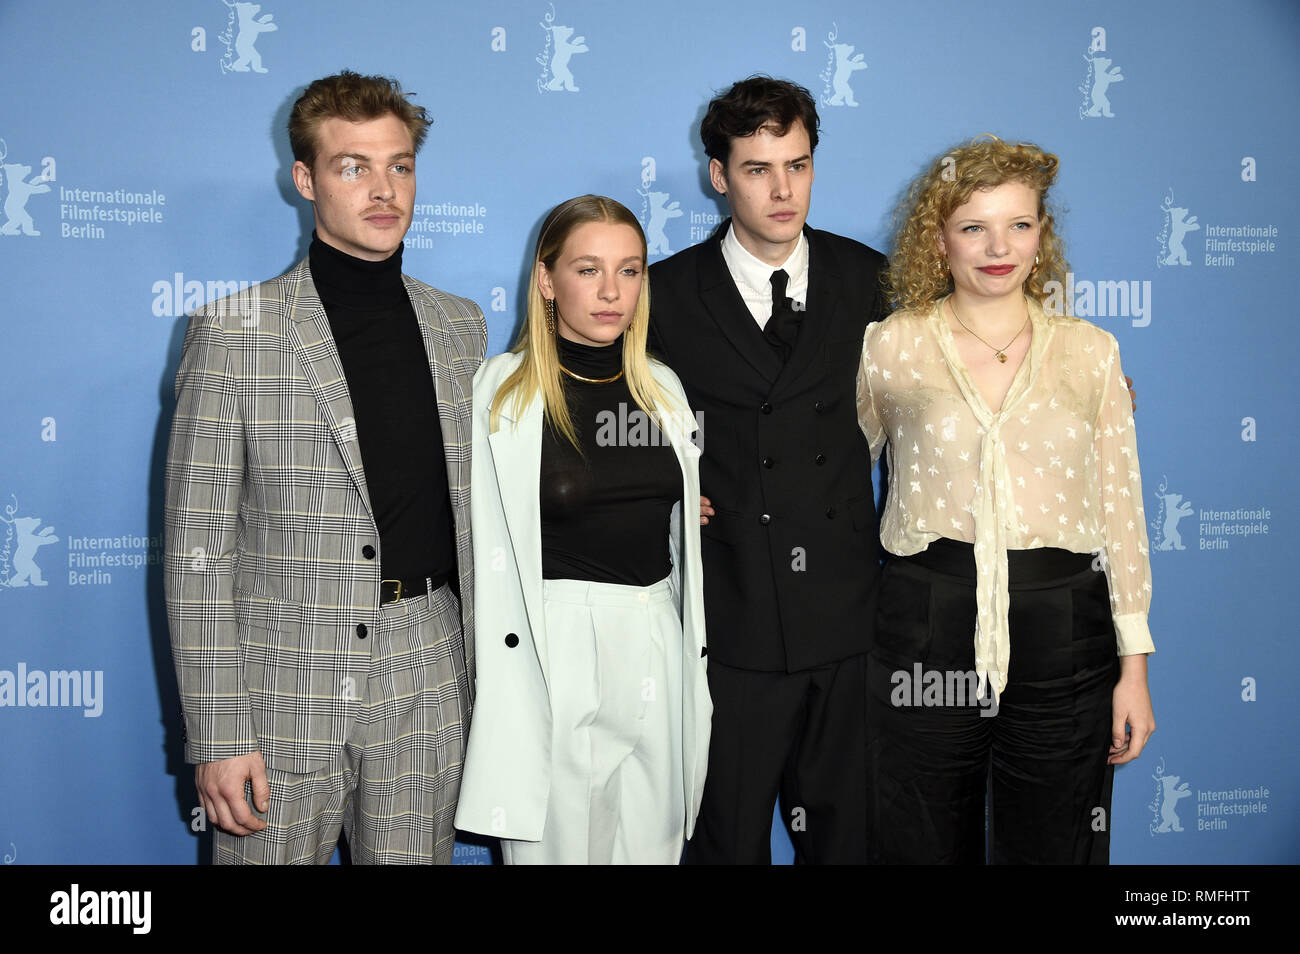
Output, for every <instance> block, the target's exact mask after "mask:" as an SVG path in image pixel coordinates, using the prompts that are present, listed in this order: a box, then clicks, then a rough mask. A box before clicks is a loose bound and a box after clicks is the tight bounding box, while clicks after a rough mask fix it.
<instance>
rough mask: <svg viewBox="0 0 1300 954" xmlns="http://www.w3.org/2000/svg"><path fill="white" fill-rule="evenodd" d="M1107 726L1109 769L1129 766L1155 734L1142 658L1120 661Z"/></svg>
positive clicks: (1142, 654) (1141, 655) (1145, 659)
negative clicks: (1127, 764)
mask: <svg viewBox="0 0 1300 954" xmlns="http://www.w3.org/2000/svg"><path fill="white" fill-rule="evenodd" d="M1110 722H1111V725H1110V743H1111V744H1110V755H1109V757H1108V758H1107V759H1106V761H1107V762H1109V763H1110V764H1111V765H1123V764H1124V763H1125V762H1132V761H1133V760H1134V759H1135V758H1137V757H1138V756H1139V755H1141V754H1142V749H1143V748H1144V747H1145V746H1146V744H1147V739H1149V738H1150V737H1151V733H1152V732H1154V731H1155V730H1156V717H1155V714H1154V713H1153V712H1152V711H1151V693H1150V691H1148V689H1147V657H1146V654H1144V653H1137V654H1135V655H1132V656H1121V657H1120V674H1119V682H1117V683H1116V684H1115V692H1114V694H1113V695H1112V696H1111V707H1110ZM1126 726H1127V728H1126Z"/></svg>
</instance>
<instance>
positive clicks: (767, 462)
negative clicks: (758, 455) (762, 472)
mask: <svg viewBox="0 0 1300 954" xmlns="http://www.w3.org/2000/svg"><path fill="white" fill-rule="evenodd" d="M774 463H775V461H773V460H772V458H770V457H764V458H763V466H764V467H766V468H767V469H768V470H771V469H772V464H774Z"/></svg>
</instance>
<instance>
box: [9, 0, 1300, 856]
mask: <svg viewBox="0 0 1300 954" xmlns="http://www.w3.org/2000/svg"><path fill="white" fill-rule="evenodd" d="M0 37H3V38H4V39H5V41H6V42H5V44H4V48H5V50H6V58H5V64H4V77H5V79H4V88H5V90H6V91H7V92H6V93H5V95H4V98H3V99H4V103H3V106H2V107H0V153H3V157H4V158H3V177H2V182H0V196H2V197H3V203H4V204H3V214H2V215H0V233H2V234H0V287H2V288H3V315H4V318H3V326H2V334H3V342H4V352H3V353H4V359H5V360H4V367H5V370H6V374H5V379H6V384H7V386H6V388H5V395H4V400H3V406H4V416H3V423H2V425H0V427H2V429H0V440H2V441H3V454H0V515H2V517H0V519H3V526H0V620H3V636H2V637H0V854H2V855H3V857H4V860H5V861H6V862H17V863H46V862H90V863H113V862H164V863H191V862H194V861H195V860H196V859H200V858H202V857H204V856H205V854H206V850H205V848H204V845H205V844H206V842H207V841H208V837H207V835H206V834H203V833H198V832H195V831H193V830H192V828H193V827H196V826H197V822H192V812H193V811H194V809H195V806H196V805H197V801H196V800H195V797H194V794H193V791H192V771H191V770H190V769H189V768H188V767H186V766H184V765H183V764H182V762H181V759H180V755H179V752H180V739H179V720H178V717H177V703H176V690H175V685H174V679H173V674H172V667H171V659H170V652H169V649H168V639H167V632H166V621H165V617H164V612H163V606H162V595H161V589H162V588H161V570H160V566H159V563H158V560H159V543H160V538H161V534H162V517H161V513H162V501H161V486H162V461H163V455H164V452H165V447H166V440H167V434H168V427H169V424H170V418H171V412H172V405H173V400H172V396H171V388H172V380H173V377H174V375H175V369H176V364H177V361H178V357H179V350H180V343H181V338H182V334H183V330H184V324H185V320H184V317H183V314H184V312H185V311H186V310H187V309H189V308H192V307H193V306H195V305H196V304H198V303H200V302H202V301H203V300H206V299H210V298H213V297H217V296H219V295H222V294H225V293H227V292H228V291H229V290H231V289H232V288H233V287H237V283H244V282H253V281H257V280H261V279H265V278H268V277H270V276H272V275H275V274H278V273H279V272H281V271H283V270H284V269H286V268H287V267H289V266H290V265H292V264H293V263H294V262H295V261H297V260H298V259H299V258H300V257H301V256H302V255H303V254H304V253H305V249H306V242H307V239H308V236H309V234H310V224H311V216H310V209H309V207H308V206H307V204H306V203H304V202H303V201H302V200H300V198H299V197H298V195H297V193H296V192H295V191H294V189H293V186H292V184H291V182H290V178H289V169H290V165H291V157H290V154H289V151H288V145H287V141H286V136H285V134H284V124H285V121H286V119H287V116H288V111H289V107H290V105H291V104H292V102H293V100H294V99H295V98H296V96H297V94H298V92H299V91H300V90H301V88H302V86H303V85H305V84H306V83H307V82H308V81H310V80H311V79H313V78H315V77H317V76H321V75H325V74H328V73H332V72H335V71H337V70H338V69H340V68H343V67H348V68H351V69H355V70H358V71H362V72H382V73H386V74H390V75H394V76H397V77H398V78H399V79H400V80H401V81H402V83H403V84H404V85H405V87H406V88H407V89H410V90H414V91H416V92H417V93H418V96H417V102H419V103H421V104H423V105H425V106H427V107H428V108H429V109H430V111H431V113H432V115H433V116H434V117H435V125H434V127H433V129H432V130H431V132H430V135H429V139H428V141H427V143H426V145H425V148H424V151H423V153H422V154H421V156H420V160H419V206H418V208H417V210H416V215H415V224H414V226H413V228H412V230H411V232H410V234H409V235H408V236H407V245H406V256H405V264H406V271H408V272H409V273H411V274H413V275H415V276H417V277H419V278H421V279H424V280H426V281H428V282H430V283H431V284H434V285H437V286H439V287H441V288H444V289H447V290H448V291H451V292H454V293H457V294H461V295H466V296H469V297H472V298H474V299H476V300H477V301H478V302H479V303H480V304H481V305H482V307H483V309H484V311H485V312H486V314H487V316H488V327H489V333H490V341H489V349H488V350H489V353H495V352H497V351H501V350H503V349H504V348H505V347H506V346H507V344H508V342H509V340H510V338H511V335H512V332H513V329H514V327H515V325H516V322H517V319H518V313H519V306H520V304H521V302H522V301H523V297H522V290H523V288H524V284H525V281H526V260H527V255H528V250H529V249H530V248H531V246H532V243H533V241H534V240H535V237H536V230H537V227H538V225H539V224H540V220H541V217H542V216H543V215H544V213H545V212H546V211H547V209H549V208H550V207H551V206H553V205H554V204H555V203H557V202H559V201H561V200H563V199H565V198H568V197H569V196H572V195H576V194H579V193H583V192H598V193H604V194H607V195H611V196H614V197H616V198H618V199H619V200H621V201H622V202H624V203H625V204H626V205H628V206H629V207H630V208H632V209H633V210H634V211H636V212H638V213H640V214H641V216H642V218H643V221H644V223H645V225H646V227H647V231H648V233H649V236H650V241H651V246H652V251H653V252H654V253H655V254H654V256H653V257H655V258H658V257H662V256H663V255H666V254H669V253H670V252H675V251H677V250H679V249H682V248H684V247H686V246H688V245H690V244H693V243H695V242H697V241H699V240H700V239H702V238H704V237H705V236H706V235H707V234H708V233H709V232H710V231H711V229H712V228H713V226H714V225H715V224H716V222H717V221H718V220H719V217H720V216H721V215H722V214H724V213H725V207H724V206H723V205H721V204H720V203H719V202H718V200H717V197H716V196H715V195H714V194H713V192H712V190H711V189H710V188H709V186H708V183H707V179H706V177H705V173H704V168H705V167H704V161H703V156H702V152H701V149H700V146H699V143H698V140H697V134H696V129H697V126H698V122H699V119H700V116H701V114H702V111H703V107H704V104H705V103H706V102H707V100H708V99H709V98H710V96H711V95H712V94H713V93H714V91H716V90H718V89H720V88H722V87H725V86H726V85H728V84H730V83H731V82H732V81H734V80H736V79H739V78H741V77H743V76H746V75H749V74H751V73H755V72H765V73H769V74H772V75H775V76H781V77H788V78H791V79H794V80H796V81H798V82H800V83H802V84H804V85H805V86H807V87H808V88H809V89H811V90H812V91H813V93H814V94H815V95H816V96H818V98H819V101H820V104H821V105H820V109H821V115H822V143H821V147H820V149H819V150H818V152H817V156H816V175H817V184H816V186H815V188H814V190H813V205H812V213H811V216H810V221H811V222H812V224H814V225H815V226H817V227H818V228H822V229H829V230H831V231H835V232H839V233H843V234H845V235H849V236H852V237H854V238H858V239H861V240H863V241H865V242H867V243H868V244H870V245H873V246H875V247H877V248H884V247H885V246H886V244H887V238H888V231H889V220H890V215H891V211H892V208H893V206H894V204H895V202H896V200H897V198H898V196H899V192H900V190H901V188H902V187H903V185H904V184H905V183H906V182H907V181H908V180H909V179H910V178H911V177H912V176H914V175H915V174H916V173H917V172H918V171H919V169H920V168H921V165H922V164H923V162H925V161H926V160H927V159H929V158H930V157H932V156H934V155H936V154H938V153H940V152H941V151H942V150H943V149H944V148H945V147H946V146H948V145H950V144H951V143H953V142H955V141H957V140H959V139H963V138H969V137H970V136H973V135H976V134H979V133H982V132H994V133H996V134H998V135H1000V136H1002V137H1004V138H1020V139H1030V140H1033V141H1036V142H1038V143H1040V144H1041V145H1043V146H1045V147H1046V148H1049V149H1051V150H1053V151H1055V152H1056V153H1058V155H1059V156H1060V157H1061V161H1062V170H1063V172H1062V176H1061V181H1060V186H1059V195H1058V196H1057V198H1058V200H1059V203H1060V205H1061V206H1062V207H1063V209H1064V215H1063V216H1062V219H1061V221H1062V224H1063V229H1064V234H1065V239H1066V242H1067V250H1068V252H1069V255H1070V261H1071V265H1072V269H1073V272H1072V281H1071V284H1070V287H1069V288H1068V289H1067V290H1066V294H1068V296H1069V297H1070V299H1071V301H1072V302H1073V305H1074V309H1075V313H1076V314H1079V315H1081V316H1083V317H1088V318H1090V319H1091V320H1093V321H1095V322H1097V323H1098V324H1100V325H1101V326H1102V327H1104V328H1106V329H1107V330H1109V331H1111V332H1112V333H1114V334H1115V335H1116V336H1117V337H1118V339H1119V341H1120V345H1121V348H1122V350H1123V360H1124V367H1125V369H1126V371H1127V372H1128V373H1130V374H1131V375H1132V376H1133V377H1134V378H1135V379H1136V381H1137V389H1138V392H1139V395H1140V397H1139V403H1140V410H1139V413H1138V418H1137V420H1138V430H1139V446H1140V450H1141V458H1142V470H1143V474H1144V476H1145V478H1146V484H1145V489H1144V491H1145V497H1146V499H1145V506H1146V512H1147V516H1148V519H1149V520H1150V522H1151V526H1150V528H1149V532H1150V535H1151V542H1152V554H1151V560H1152V565H1153V569H1154V573H1155V596H1154V607H1153V613H1152V620H1151V623H1152V630H1153V633H1154V637H1155V640H1156V646H1157V650H1158V652H1157V654H1156V655H1155V656H1154V657H1152V661H1151V688H1152V695H1153V698H1154V703H1155V711H1156V717H1157V721H1158V723H1159V731H1158V732H1157V733H1156V735H1155V736H1154V737H1153V739H1152V741H1151V744H1150V745H1149V746H1148V747H1147V750H1146V752H1145V753H1144V754H1143V755H1142V757H1141V759H1140V760H1138V761H1137V762H1135V763H1133V764H1131V765H1127V766H1125V767H1123V768H1121V769H1120V770H1119V771H1118V772H1117V774H1116V790H1115V799H1114V806H1113V817H1112V819H1111V821H1112V825H1113V850H1112V858H1113V860H1114V861H1116V862H1120V863H1131V862H1189V861H1205V862H1212V863H1214V862H1294V861H1297V860H1300V837H1297V834H1298V832H1300V822H1297V818H1296V786H1297V782H1300V768H1298V767H1297V762H1296V759H1295V756H1294V748H1293V746H1294V744H1295V743H1294V739H1295V737H1296V730H1297V728H1298V727H1300V726H1298V724H1297V723H1298V722H1300V720H1298V719H1297V715H1296V700H1297V672H1298V671H1300V649H1298V648H1297V645H1296V638H1295V637H1296V625H1295V623H1294V622H1293V621H1292V620H1291V618H1290V617H1289V615H1288V614H1289V612H1291V611H1290V610H1287V608H1286V607H1287V606H1293V604H1292V603H1291V602H1290V601H1291V599H1292V598H1293V595H1294V590H1295V584H1294V583H1293V582H1292V583H1288V580H1289V579H1292V577H1291V576H1289V575H1288V574H1289V571H1287V570H1286V567H1287V566H1288V565H1291V564H1290V562H1289V561H1290V560H1291V559H1292V558H1288V557H1287V556H1286V552H1287V547H1286V540H1288V539H1290V535H1291V534H1292V533H1294V532H1295V511H1294V508H1293V506H1292V505H1291V504H1290V503H1288V500H1289V499H1290V498H1291V495H1292V494H1293V493H1294V486H1295V481H1294V478H1293V477H1289V476H1287V475H1288V474H1292V473H1293V469H1294V466H1295V463H1294V462H1295V458H1294V457H1290V455H1291V454H1292V453H1294V445H1295V440H1296V437H1297V434H1296V426H1295V408H1296V404H1297V385H1296V380H1297V375H1296V370H1295V369H1296V367H1297V353H1296V352H1297V346H1296V342H1297V335H1296V333H1295V323H1296V320H1297V319H1296V307H1295V293H1294V290H1293V289H1292V288H1291V287H1290V286H1288V285H1287V284H1286V283H1287V281H1288V280H1289V279H1287V277H1286V276H1287V275H1288V274H1290V268H1291V267H1294V260H1292V261H1293V265H1292V266H1287V265H1286V259H1285V256H1286V255H1287V254H1293V253H1294V247H1293V246H1292V245H1291V242H1293V241H1294V237H1295V234H1296V226H1295V223H1296V222H1297V221H1298V217H1297V213H1298V212H1300V209H1298V208H1297V196H1298V195H1300V191H1298V190H1297V188H1296V183H1295V157H1296V155H1297V154H1300V133H1298V132H1297V125H1296V123H1295V121H1294V102H1293V97H1294V94H1295V91H1296V90H1297V89H1300V58H1298V57H1297V53H1298V52H1300V9H1298V8H1297V6H1296V5H1295V4H1293V3H1291V2H1288V0H1277V2H1263V0H1256V2H1243V3H1240V4H1236V5H1233V6H1231V7H1228V8H1225V6H1224V5H1222V4H1219V3H1212V2H1208V0H1195V2H1193V0H1152V2H1147V3H1143V4H1132V3H1127V2H1118V0H1117V2H1089V3H1076V4H1070V5H1068V7H1067V6H1065V5H1061V6H1059V7H1058V6H1057V5H1050V6H1049V5H1045V4H1042V3H1040V2H1019V0H1012V2H1008V0H1003V2H995V3H992V4H975V3H970V2H947V0H945V2H938V0H932V2H929V3H925V4H921V3H915V4H900V3H880V2H862V0H854V2H849V0H806V2H804V3H802V4H800V5H798V9H797V12H795V8H794V7H792V6H791V5H790V4H788V3H785V2H767V0H749V2H745V3H740V2H738V0H722V2H718V3H714V4H700V3H697V2H687V0H660V2H658V3H655V4H638V5H632V4H611V3H595V2H586V0H555V3H553V4H552V3H549V2H547V0H517V2H504V0H480V2H476V3H470V4H464V3H449V2H447V3H444V2H434V3H430V2H421V3H417V2H386V3H368V4H355V3H343V2H339V0H316V2H311V3H308V2H304V0H265V2H264V3H262V4H261V5H260V6H259V5H258V4H253V3H242V2H241V3H227V2H225V0H186V2H168V3H163V2H160V0H138V2H136V3H134V4H131V5H129V6H127V5H123V4H100V3H91V2H82V3H71V2H65V3H54V4H40V5H37V4H5V5H4V7H3V9H0ZM1287 116H1291V117H1292V119H1291V120H1287V119H1286V117H1287ZM1288 249H1290V251H1288ZM232 283H235V284H232ZM1287 447H1292V448H1293V450H1292V451H1287V450H1286V448H1287ZM1288 458H1290V460H1291V461H1292V463H1290V464H1288V463H1287V460H1288ZM1288 740H1291V741H1288ZM1288 752H1290V753H1292V754H1291V755H1288V754H1287V753H1288ZM774 846H775V847H776V848H777V852H776V857H777V858H778V860H788V859H789V857H790V852H789V847H788V843H787V842H786V841H785V839H784V835H783V833H781V832H780V831H779V830H778V832H777V834H776V835H774ZM458 858H459V860H462V861H468V862H476V861H484V860H486V858H487V850H486V849H485V848H483V847H479V846H472V845H463V846H461V848H460V849H459V850H458Z"/></svg>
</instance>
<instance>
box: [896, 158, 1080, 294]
mask: <svg viewBox="0 0 1300 954" xmlns="http://www.w3.org/2000/svg"><path fill="white" fill-rule="evenodd" d="M1059 164H1060V163H1059V160H1058V159H1057V158H1056V156H1055V155H1053V154H1052V153H1050V152H1045V151H1043V150H1042V149H1040V148H1039V147H1038V146H1035V145H1034V144H1033V143H1028V142H1018V143H1010V142H1004V141H1003V140H1001V139H998V138H997V137H996V136H992V135H988V136H977V137H975V138H974V139H972V140H971V141H970V142H968V143H963V144H960V145H957V146H954V147H953V148H952V149H949V150H947V151H946V152H944V153H943V154H942V155H940V156H938V157H936V158H935V160H934V161H933V162H932V163H931V164H930V167H929V168H928V169H926V171H925V172H923V173H922V174H921V175H920V176H918V177H917V178H916V179H915V180H913V182H912V185H911V186H910V188H909V189H908V192H907V197H906V198H905V199H904V200H903V201H902V202H901V203H900V204H899V207H898V209H897V211H896V212H895V213H894V238H893V248H892V250H891V253H890V256H889V273H888V276H887V279H886V290H887V293H888V295H889V298H890V300H891V302H892V303H893V305H894V307H895V308H899V309H919V308H924V307H925V306H926V305H929V304H931V303H933V302H935V301H937V300H938V299H940V298H942V297H943V296H944V295H947V294H949V293H951V292H952V290H953V284H952V274H951V273H950V272H949V271H948V268H947V263H946V262H945V261H944V259H943V255H942V254H940V252H939V235H940V233H941V232H942V230H943V225H944V223H945V222H947V221H948V218H949V216H951V215H952V213H953V212H955V211H956V210H957V209H958V208H960V207H961V206H963V205H965V204H966V203H967V202H969V201H970V197H971V196H972V195H973V194H974V193H975V191H976V190H977V189H993V188H996V187H997V186H1000V185H1002V184H1004V183H1007V182H1023V183H1024V184H1025V185H1027V186H1029V188H1031V189H1033V190H1034V191H1035V192H1037V193H1038V218H1039V244H1038V259H1039V264H1038V265H1036V266H1035V267H1034V268H1033V270H1032V271H1031V272H1030V273H1029V278H1028V279H1027V280H1026V281H1025V293H1026V294H1028V295H1030V296H1031V297H1033V298H1035V299H1036V300H1038V301H1039V302H1042V301H1043V299H1044V298H1045V297H1046V296H1047V293H1046V291H1045V288H1046V286H1047V285H1048V283H1049V282H1053V281H1054V282H1059V283H1061V284H1062V285H1063V284H1064V282H1065V273H1066V272H1067V271H1068V270H1069V267H1070V266H1069V263H1068V262H1067V261H1066V260H1065V249H1064V247H1063V245H1062V242H1061V238H1060V236H1058V235H1057V234H1056V226H1055V218H1054V215H1053V212H1052V207H1051V205H1050V203H1049V202H1048V191H1049V190H1050V189H1051V187H1052V185H1053V183H1055V182H1056V173H1057V167H1058V166H1059ZM1056 287H1060V286H1059V285H1058V286H1056Z"/></svg>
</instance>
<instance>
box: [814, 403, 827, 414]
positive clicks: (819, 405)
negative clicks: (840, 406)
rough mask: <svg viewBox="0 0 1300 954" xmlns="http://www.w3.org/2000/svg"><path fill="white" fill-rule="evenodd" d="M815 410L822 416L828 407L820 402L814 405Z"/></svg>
mask: <svg viewBox="0 0 1300 954" xmlns="http://www.w3.org/2000/svg"><path fill="white" fill-rule="evenodd" d="M813 410H814V411H816V412H817V413H818V414H820V413H821V412H822V411H824V410H826V405H825V404H823V403H822V402H821V401H818V402H817V403H816V404H814V405H813Z"/></svg>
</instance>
